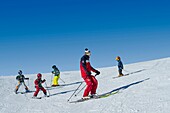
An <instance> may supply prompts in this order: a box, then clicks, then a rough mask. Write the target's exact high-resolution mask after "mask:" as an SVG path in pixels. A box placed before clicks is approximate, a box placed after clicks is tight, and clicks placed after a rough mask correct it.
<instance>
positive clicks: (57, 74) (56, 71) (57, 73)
mask: <svg viewBox="0 0 170 113" xmlns="http://www.w3.org/2000/svg"><path fill="white" fill-rule="evenodd" d="M52 68H53V71H52V74H54V78H53V84H52V87H55V86H59V84H58V80H59V78H60V71H59V69H58V68H57V67H56V65H53V66H52Z"/></svg>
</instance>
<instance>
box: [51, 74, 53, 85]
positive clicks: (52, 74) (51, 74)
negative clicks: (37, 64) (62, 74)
mask: <svg viewBox="0 0 170 113" xmlns="http://www.w3.org/2000/svg"><path fill="white" fill-rule="evenodd" d="M52 78H53V74H51V81H50V86H51V85H52Z"/></svg>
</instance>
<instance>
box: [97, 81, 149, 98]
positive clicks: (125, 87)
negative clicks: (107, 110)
mask: <svg viewBox="0 0 170 113" xmlns="http://www.w3.org/2000/svg"><path fill="white" fill-rule="evenodd" d="M149 79H150V78H147V79H144V80H140V81H137V82H133V83H131V84H128V85H125V86H122V87H120V88H117V89H114V90H112V91H110V92H107V93H104V94H101V95H100V96H106V95H107V96H106V97H108V96H110V95H112V94H114V92H117V91H122V90H125V89H127V88H129V87H131V86H134V85H137V84H139V83H142V82H144V81H146V80H149Z"/></svg>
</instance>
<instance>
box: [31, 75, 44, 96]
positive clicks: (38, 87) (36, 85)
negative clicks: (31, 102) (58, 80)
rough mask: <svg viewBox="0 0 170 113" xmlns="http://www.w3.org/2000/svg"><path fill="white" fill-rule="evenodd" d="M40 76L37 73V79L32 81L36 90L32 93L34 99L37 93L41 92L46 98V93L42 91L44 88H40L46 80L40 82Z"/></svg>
mask: <svg viewBox="0 0 170 113" xmlns="http://www.w3.org/2000/svg"><path fill="white" fill-rule="evenodd" d="M41 78H42V74H41V73H38V74H37V79H36V80H35V81H34V84H35V88H36V91H35V93H34V96H33V98H36V97H37V95H38V93H39V91H40V90H42V91H43V93H44V95H45V96H47V91H46V90H45V89H44V87H43V86H42V83H44V82H45V81H46V80H45V79H44V80H42V79H41Z"/></svg>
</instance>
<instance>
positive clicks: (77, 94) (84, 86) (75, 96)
mask: <svg viewBox="0 0 170 113" xmlns="http://www.w3.org/2000/svg"><path fill="white" fill-rule="evenodd" d="M85 87H86V85H84V87H82V88H81V89H80V90H79V92H77V94H75V95H74V96H75V97H76V96H77V95H78V94H79V93H80V92H81V91H82V90H83V89H84V88H85Z"/></svg>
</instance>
